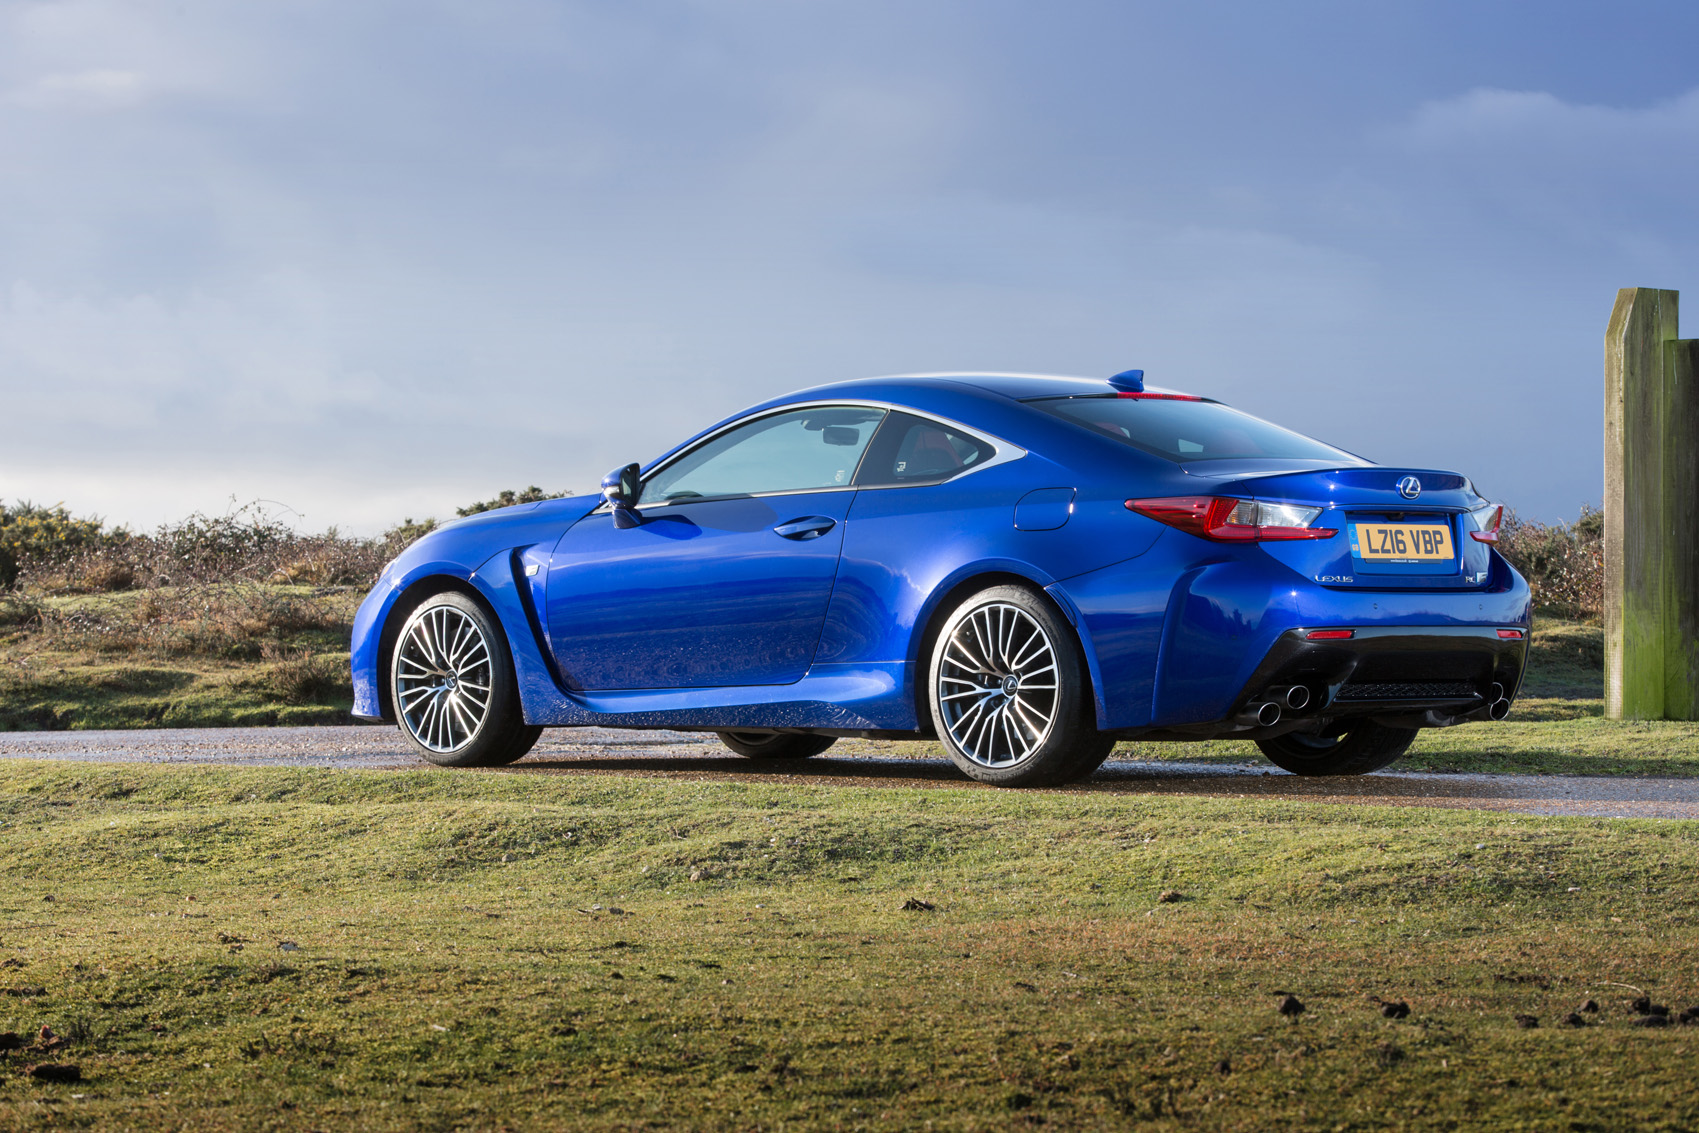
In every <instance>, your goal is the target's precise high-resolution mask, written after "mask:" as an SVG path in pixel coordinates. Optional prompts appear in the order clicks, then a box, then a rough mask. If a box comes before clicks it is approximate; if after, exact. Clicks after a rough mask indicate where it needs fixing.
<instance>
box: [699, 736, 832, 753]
mask: <svg viewBox="0 0 1699 1133" xmlns="http://www.w3.org/2000/svg"><path fill="white" fill-rule="evenodd" d="M715 734H716V735H718V736H719V737H720V742H721V743H723V744H725V745H726V746H727V747H729V748H731V749H732V750H733V751H735V752H737V753H738V754H739V755H746V756H748V757H749V758H750V759H807V758H808V757H809V756H811V755H819V754H820V753H821V752H823V751H825V750H826V749H827V748H829V747H831V746H832V745H833V744H835V743H837V742H838V740H837V737H836V736H808V735H798V734H797V733H795V732H716V733H715Z"/></svg>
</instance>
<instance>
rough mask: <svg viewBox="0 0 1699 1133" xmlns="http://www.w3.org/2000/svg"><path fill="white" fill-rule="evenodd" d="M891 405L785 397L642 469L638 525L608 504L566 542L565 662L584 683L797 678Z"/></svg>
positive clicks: (551, 628) (595, 686)
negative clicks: (810, 402) (618, 520)
mask: <svg viewBox="0 0 1699 1133" xmlns="http://www.w3.org/2000/svg"><path fill="white" fill-rule="evenodd" d="M884 416H885V411H884V410H882V409H876V408H868V407H861V406H844V405H827V406H810V407H806V408H800V409H788V410H780V411H777V412H774V413H769V414H764V415H762V416H760V417H758V418H756V419H754V420H751V421H744V422H740V423H738V424H736V425H733V426H731V427H729V428H728V429H725V430H722V431H721V432H719V433H717V434H715V435H713V436H710V437H708V438H707V439H706V440H704V441H703V442H702V443H700V444H698V445H696V446H695V447H693V448H691V449H689V450H687V451H685V452H684V453H682V454H680V455H679V456H677V457H675V458H674V459H672V460H670V461H668V462H667V463H666V464H665V465H663V466H661V467H659V468H657V469H654V470H652V471H651V472H650V473H649V475H648V476H646V477H645V479H644V483H643V490H642V494H641V495H640V496H639V498H638V506H637V514H638V516H639V518H640V522H639V523H638V524H637V525H636V526H635V527H629V528H619V527H615V526H614V523H613V517H612V516H611V515H610V514H608V513H607V512H606V511H602V510H599V511H597V512H595V513H592V514H591V515H589V516H586V517H585V518H584V519H582V520H580V521H579V522H578V523H576V524H574V525H573V526H572V527H571V528H570V529H569V530H568V531H567V532H566V534H565V535H564V536H562V537H561V540H560V542H559V544H557V545H556V547H555V550H554V554H553V556H552V557H551V560H550V564H549V576H548V581H547V585H546V589H545V594H546V603H547V619H548V632H549V641H550V645H551V648H552V649H553V652H554V656H555V662H556V664H557V665H558V666H559V668H560V671H561V673H562V675H563V676H564V677H565V679H566V680H567V681H568V682H569V683H570V684H572V685H575V686H576V687H578V688H582V689H586V690H606V689H653V688H700V687H711V686H723V685H767V684H790V683H791V682H793V681H797V680H800V679H801V678H802V676H803V674H804V673H805V672H807V670H808V666H809V664H810V663H811V662H812V661H813V658H814V651H815V648H816V647H817V646H818V644H819V641H820V629H821V625H822V624H823V622H824V620H825V617H826V607H827V604H828V602H829V601H830V599H831V595H832V583H833V579H834V577H835V575H836V573H837V569H838V552H839V549H840V548H841V547H842V545H843V534H844V521H845V518H846V517H847V516H848V514H849V507H850V502H851V500H852V499H853V498H854V495H855V492H854V488H853V484H854V480H855V472H856V468H857V466H858V464H859V463H860V461H861V457H862V454H863V452H864V451H865V450H866V448H867V444H868V441H869V440H871V438H872V436H873V432H874V430H875V429H876V428H877V427H878V424H879V422H880V421H881V420H882V419H883V418H884Z"/></svg>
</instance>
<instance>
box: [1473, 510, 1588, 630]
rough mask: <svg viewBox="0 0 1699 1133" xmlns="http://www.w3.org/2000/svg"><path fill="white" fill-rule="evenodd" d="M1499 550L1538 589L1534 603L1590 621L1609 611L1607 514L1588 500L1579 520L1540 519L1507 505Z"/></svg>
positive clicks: (1547, 610)
mask: <svg viewBox="0 0 1699 1133" xmlns="http://www.w3.org/2000/svg"><path fill="white" fill-rule="evenodd" d="M1498 549H1499V553H1500V554H1502V555H1503V556H1504V557H1505V558H1507V559H1509V560H1510V563H1511V565H1512V566H1514V567H1515V568H1516V569H1517V570H1518V571H1520V572H1522V577H1524V578H1526V579H1527V580H1528V584H1529V586H1531V587H1532V588H1533V590H1534V607H1535V608H1536V609H1538V610H1540V611H1541V612H1542V613H1546V614H1550V615H1552V616H1554V617H1560V618H1570V619H1573V620H1577V621H1586V620H1589V619H1592V618H1597V617H1599V616H1600V614H1601V613H1602V612H1603V610H1604V598H1605V516H1604V513H1603V512H1601V511H1599V510H1598V509H1597V508H1593V507H1587V506H1585V505H1583V507H1582V508H1581V516H1580V518H1578V519H1576V520H1575V521H1574V522H1573V523H1565V522H1564V521H1562V520H1559V521H1558V522H1557V523H1553V524H1545V523H1535V522H1534V521H1532V520H1524V519H1522V518H1520V517H1519V516H1518V515H1517V514H1516V513H1515V512H1514V511H1509V510H1506V512H1505V516H1504V523H1503V525H1502V526H1501V527H1500V528H1499V536H1498Z"/></svg>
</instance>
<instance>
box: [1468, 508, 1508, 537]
mask: <svg viewBox="0 0 1699 1133" xmlns="http://www.w3.org/2000/svg"><path fill="white" fill-rule="evenodd" d="M1469 515H1470V516H1471V517H1472V518H1473V519H1474V521H1475V530H1473V531H1471V532H1469V538H1471V539H1473V540H1475V542H1477V543H1496V542H1498V525H1499V524H1501V523H1503V522H1504V505H1503V504H1488V505H1487V506H1486V507H1482V508H1476V509H1475V510H1474V511H1472V512H1470V513H1469Z"/></svg>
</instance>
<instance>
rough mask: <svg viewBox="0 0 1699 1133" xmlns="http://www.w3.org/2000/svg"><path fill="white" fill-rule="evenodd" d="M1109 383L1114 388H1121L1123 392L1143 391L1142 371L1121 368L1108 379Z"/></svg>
mask: <svg viewBox="0 0 1699 1133" xmlns="http://www.w3.org/2000/svg"><path fill="white" fill-rule="evenodd" d="M1109 384H1110V385H1112V386H1114V387H1115V388H1116V389H1118V390H1121V391H1122V392H1123V393H1143V392H1144V371H1143V370H1122V371H1121V372H1120V373H1119V374H1116V375H1115V376H1114V377H1112V378H1110V379H1109Z"/></svg>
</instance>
